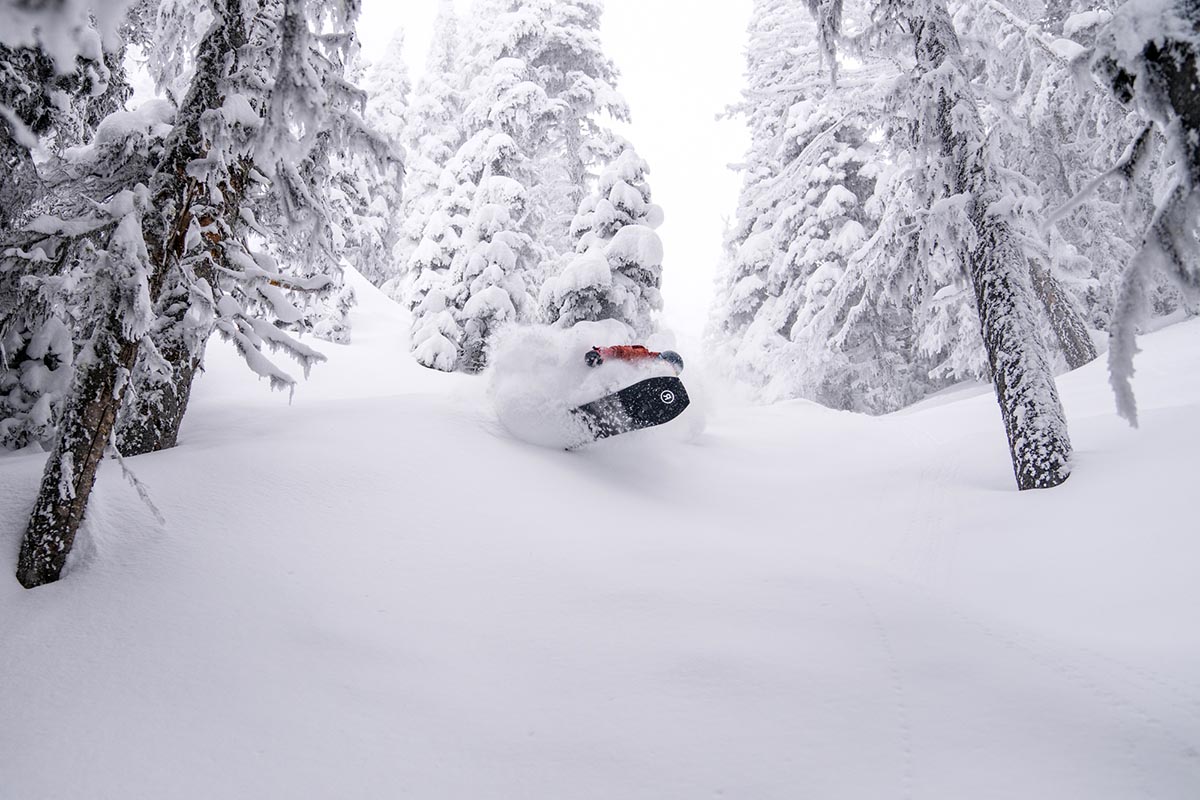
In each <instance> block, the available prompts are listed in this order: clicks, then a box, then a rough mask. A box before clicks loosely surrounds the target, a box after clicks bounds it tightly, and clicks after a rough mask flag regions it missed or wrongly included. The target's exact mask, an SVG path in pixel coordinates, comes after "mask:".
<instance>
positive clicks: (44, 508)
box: [17, 337, 138, 589]
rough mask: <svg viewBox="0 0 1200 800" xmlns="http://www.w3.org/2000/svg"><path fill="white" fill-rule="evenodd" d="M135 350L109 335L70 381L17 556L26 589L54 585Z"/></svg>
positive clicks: (79, 519) (132, 344)
mask: <svg viewBox="0 0 1200 800" xmlns="http://www.w3.org/2000/svg"><path fill="white" fill-rule="evenodd" d="M137 347H138V346H137V342H133V341H129V340H126V339H119V338H116V337H109V340H108V341H107V342H106V343H105V344H104V346H102V347H97V348H96V359H95V361H94V362H93V363H92V364H91V365H90V366H88V367H85V368H83V369H82V370H81V371H80V373H79V375H78V376H77V377H76V379H75V385H74V386H73V388H72V391H71V397H70V400H68V402H67V406H66V407H65V408H64V409H63V413H62V419H61V420H60V421H59V436H58V442H57V443H56V444H55V446H54V450H53V451H52V452H51V454H50V458H49V460H48V461H47V462H46V470H45V472H44V473H43V474H42V485H41V489H40V490H39V491H38V497H37V502H36V503H35V504H34V507H33V513H32V514H31V515H30V518H29V528H28V529H27V530H26V532H25V538H24V539H23V540H22V541H21V553H20V555H19V556H18V558H17V580H19V581H20V582H21V585H22V586H24V587H25V588H27V589H31V588H33V587H34V586H40V585H41V584H43V583H49V582H51V581H56V580H58V578H59V575H60V574H61V573H62V569H63V566H64V565H65V564H66V562H67V555H68V554H69V553H70V552H71V547H72V546H73V545H74V543H75V533H76V531H77V530H78V529H79V524H80V522H82V521H83V512H84V509H86V508H87V501H88V497H89V496H90V495H91V491H92V486H93V485H94V484H95V482H96V470H97V468H98V467H99V465H100V459H101V458H102V457H103V456H104V449H105V448H106V447H107V446H108V440H109V434H111V433H112V427H113V423H114V422H115V420H116V417H117V409H118V408H119V407H120V396H121V394H122V392H123V391H124V384H123V375H128V370H130V369H132V368H133V362H134V360H135V359H136V358H137Z"/></svg>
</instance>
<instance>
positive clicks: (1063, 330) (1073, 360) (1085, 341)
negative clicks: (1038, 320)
mask: <svg viewBox="0 0 1200 800" xmlns="http://www.w3.org/2000/svg"><path fill="white" fill-rule="evenodd" d="M1029 274H1030V275H1031V276H1032V277H1033V288H1034V290H1035V291H1036V292H1037V296H1038V299H1039V300H1041V301H1042V306H1043V307H1044V308H1045V309H1046V316H1047V318H1049V320H1050V329H1051V330H1053V331H1054V335H1055V337H1056V338H1057V339H1058V346H1059V349H1060V350H1061V351H1062V354H1063V356H1064V357H1065V358H1066V359H1067V366H1068V367H1070V368H1071V369H1078V368H1079V367H1082V366H1083V365H1084V364H1088V363H1090V362H1092V361H1093V360H1095V358H1096V356H1097V353H1096V345H1095V343H1094V342H1093V341H1092V337H1091V336H1089V335H1088V332H1087V327H1086V326H1085V325H1084V324H1083V320H1082V319H1080V318H1079V314H1077V313H1075V309H1074V308H1072V307H1071V301H1070V300H1069V299H1068V298H1067V295H1066V292H1064V291H1063V288H1062V285H1061V284H1059V282H1058V281H1057V280H1056V279H1055V277H1054V275H1053V274H1051V272H1050V270H1049V269H1048V268H1044V267H1043V266H1042V265H1041V264H1039V263H1038V262H1037V261H1034V260H1031V261H1030V262H1029Z"/></svg>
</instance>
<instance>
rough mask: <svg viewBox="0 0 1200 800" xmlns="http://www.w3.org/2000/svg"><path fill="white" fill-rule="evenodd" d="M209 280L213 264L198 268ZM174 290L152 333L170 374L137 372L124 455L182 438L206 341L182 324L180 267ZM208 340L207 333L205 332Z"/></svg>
mask: <svg viewBox="0 0 1200 800" xmlns="http://www.w3.org/2000/svg"><path fill="white" fill-rule="evenodd" d="M197 273H198V274H197V277H203V278H204V279H206V280H208V281H210V285H211V282H212V281H214V280H215V277H216V276H215V274H214V273H213V271H212V270H211V269H204V270H197ZM173 276H174V277H173V279H172V282H173V283H174V284H175V285H174V286H172V288H171V289H170V290H164V292H163V296H162V297H161V298H160V300H159V303H158V318H159V325H160V327H159V328H158V329H157V330H156V331H154V332H152V333H151V334H150V338H151V340H152V341H153V342H154V345H155V347H156V348H157V350H158V355H159V356H160V357H161V358H162V360H163V361H165V362H166V363H167V364H168V365H169V366H170V370H171V372H170V374H169V375H159V374H153V373H151V372H150V370H148V369H146V368H145V367H144V365H139V366H141V367H142V368H141V369H139V370H137V371H136V372H135V373H134V376H133V385H132V387H131V392H130V397H128V398H127V400H126V402H125V404H124V406H123V407H122V409H121V416H120V418H119V419H118V420H117V450H118V451H119V452H120V453H121V455H123V456H140V455H144V454H146V453H157V452H158V451H159V450H168V449H170V448H172V447H174V446H175V444H176V442H178V440H179V428H180V426H181V425H182V424H183V416H184V414H185V413H186V412H187V406H188V400H189V399H190V398H191V394H192V381H193V380H194V379H195V377H196V372H197V371H198V370H199V369H200V362H201V359H202V357H203V354H204V342H203V341H197V338H198V337H196V336H195V334H189V332H188V331H187V330H186V328H185V326H184V317H185V315H186V313H187V310H188V304H187V297H188V292H187V287H186V286H184V285H183V283H182V281H183V279H182V276H181V274H180V272H179V271H178V270H175V271H174V273H173ZM204 338H205V339H206V338H207V336H205V337H204Z"/></svg>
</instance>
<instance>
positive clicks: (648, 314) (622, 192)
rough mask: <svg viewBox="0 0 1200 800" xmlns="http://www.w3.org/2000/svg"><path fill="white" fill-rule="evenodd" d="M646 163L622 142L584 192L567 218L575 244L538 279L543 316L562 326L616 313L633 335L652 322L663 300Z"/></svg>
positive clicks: (656, 217) (655, 209) (658, 218)
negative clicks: (559, 265)
mask: <svg viewBox="0 0 1200 800" xmlns="http://www.w3.org/2000/svg"><path fill="white" fill-rule="evenodd" d="M647 171H648V168H647V166H646V162H645V161H643V160H642V159H641V158H639V157H638V155H637V154H636V153H635V152H634V151H633V149H632V148H630V147H627V148H626V149H625V150H623V151H622V153H621V155H620V156H618V157H617V158H616V159H615V160H614V161H613V162H612V163H611V164H609V165H608V167H607V169H605V171H604V173H603V174H602V175H601V176H600V181H599V183H598V184H597V187H596V191H595V193H594V194H592V195H590V196H588V197H586V198H584V200H583V202H582V203H581V204H580V206H579V212H578V213H577V214H576V215H575V219H574V221H573V222H572V224H571V237H572V239H574V240H575V252H574V253H571V254H568V255H566V256H563V257H562V259H561V260H562V262H563V267H562V270H561V271H560V272H559V273H558V274H557V275H554V276H552V277H550V278H548V279H547V280H546V282H545V283H544V284H543V285H542V290H541V302H542V306H543V313H544V315H545V317H546V319H547V320H548V321H550V322H552V323H554V324H558V325H561V326H563V327H568V326H571V325H574V324H575V323H576V322H580V321H583V320H601V319H615V320H619V321H621V322H623V323H625V324H626V325H628V326H629V328H630V329H631V333H632V334H634V335H635V336H636V337H638V338H642V337H645V336H646V335H648V334H649V333H651V332H652V330H653V328H654V324H653V319H652V314H653V313H654V312H655V311H657V310H658V309H660V308H662V295H661V294H660V292H659V287H660V285H661V280H662V257H663V251H662V241H661V240H660V239H659V237H658V234H657V233H655V231H654V229H655V228H657V227H658V226H659V225H660V224H661V223H662V219H663V214H662V209H661V208H660V207H659V206H657V205H655V204H654V203H652V202H651V200H650V187H649V185H648V184H647V182H646V173H647Z"/></svg>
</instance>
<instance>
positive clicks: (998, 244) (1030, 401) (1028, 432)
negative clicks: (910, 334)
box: [899, 0, 1071, 489]
mask: <svg viewBox="0 0 1200 800" xmlns="http://www.w3.org/2000/svg"><path fill="white" fill-rule="evenodd" d="M905 12H907V13H905ZM899 16H900V17H901V19H904V18H905V17H906V20H905V21H907V23H908V24H909V25H910V26H911V30H912V31H913V34H914V48H915V56H916V74H917V77H918V80H924V81H932V82H933V84H932V86H933V87H934V89H935V97H936V105H935V108H934V109H933V110H932V116H931V118H929V119H928V121H927V123H926V124H928V125H929V126H930V127H931V130H929V131H928V134H929V135H931V136H932V137H934V138H935V144H936V146H937V148H938V155H940V157H941V158H942V159H943V160H944V168H945V171H946V172H945V175H946V178H947V186H946V187H945V189H946V191H947V192H948V193H949V194H951V195H962V196H965V197H966V198H968V199H969V203H970V211H969V216H970V220H971V223H972V226H973V228H974V231H975V241H974V242H973V243H970V244H969V245H968V248H967V258H966V266H967V269H968V271H969V273H970V277H971V283H972V286H973V288H974V292H975V300H976V306H977V308H978V311H979V321H980V329H981V333H982V336H983V343H984V347H985V348H986V350H987V354H988V363H989V368H990V373H991V379H992V383H993V386H994V387H995V390H996V398H997V400H998V402H999V404H1000V411H1001V416H1002V417H1003V420H1004V427H1005V431H1006V433H1007V436H1008V444H1009V451H1010V453H1011V455H1012V462H1013V471H1014V473H1015V475H1016V479H1017V485H1018V487H1020V488H1021V489H1034V488H1045V487H1051V486H1056V485H1058V484H1060V483H1062V482H1063V481H1065V480H1066V479H1067V477H1068V476H1069V475H1070V463H1069V462H1070V456H1071V443H1070V439H1069V437H1068V434H1067V425H1066V418H1065V416H1064V414H1063V411H1062V405H1061V403H1060V401H1059V398H1058V390H1057V388H1056V387H1055V384H1054V376H1053V373H1052V372H1051V370H1050V365H1049V363H1048V361H1047V358H1046V355H1045V351H1044V346H1043V345H1042V342H1041V340H1040V335H1039V332H1038V327H1037V324H1036V321H1035V319H1034V316H1033V308H1034V306H1033V303H1034V299H1033V292H1032V290H1031V288H1030V286H1029V279H1028V267H1027V264H1026V261H1025V258H1024V256H1023V254H1022V253H1021V252H1020V249H1019V247H1018V246H1017V245H1016V242H1015V241H1014V238H1013V234H1012V231H1011V229H1010V228H1009V226H1008V224H1007V223H1006V222H1005V221H1004V219H1003V218H1002V217H1001V216H1000V215H999V213H997V211H996V210H994V208H993V204H994V203H995V202H996V201H997V200H998V199H999V198H998V197H997V192H996V188H995V183H994V178H993V177H992V176H991V175H990V174H989V170H990V169H991V167H990V165H989V162H988V150H987V142H986V141H985V140H983V139H982V138H979V137H978V133H979V132H980V120H979V113H978V110H977V109H976V107H975V101H974V98H973V97H972V96H971V95H970V94H969V92H968V89H967V87H968V86H969V84H968V83H967V81H966V76H965V75H962V74H961V65H960V64H958V63H956V60H957V58H958V56H959V52H960V51H959V45H958V37H957V34H956V33H955V31H954V28H953V25H952V23H951V21H950V15H949V13H948V12H947V10H946V5H945V2H944V0H928V1H927V2H923V3H921V4H920V5H919V6H914V7H909V8H907V9H902V10H901V13H900V15H899Z"/></svg>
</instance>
